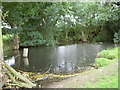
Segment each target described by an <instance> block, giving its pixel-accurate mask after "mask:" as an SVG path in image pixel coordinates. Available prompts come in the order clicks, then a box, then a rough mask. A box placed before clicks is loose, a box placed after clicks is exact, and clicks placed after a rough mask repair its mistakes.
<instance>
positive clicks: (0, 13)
mask: <svg viewBox="0 0 120 90" xmlns="http://www.w3.org/2000/svg"><path fill="white" fill-rule="evenodd" d="M1 16H2V11H1V9H0V60H3V44H2V30H1Z"/></svg>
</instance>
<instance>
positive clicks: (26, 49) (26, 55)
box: [23, 48, 28, 58]
mask: <svg viewBox="0 0 120 90" xmlns="http://www.w3.org/2000/svg"><path fill="white" fill-rule="evenodd" d="M23 57H24V58H27V57H28V48H24V49H23Z"/></svg>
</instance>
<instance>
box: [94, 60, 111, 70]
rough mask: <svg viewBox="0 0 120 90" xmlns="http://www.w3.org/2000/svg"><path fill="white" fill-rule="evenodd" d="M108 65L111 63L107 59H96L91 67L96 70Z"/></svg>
mask: <svg viewBox="0 0 120 90" xmlns="http://www.w3.org/2000/svg"><path fill="white" fill-rule="evenodd" d="M110 63H111V61H110V60H109V59H107V58H96V59H95V63H94V65H93V66H94V67H95V68H96V69H98V68H99V67H102V66H106V65H109V64H110Z"/></svg>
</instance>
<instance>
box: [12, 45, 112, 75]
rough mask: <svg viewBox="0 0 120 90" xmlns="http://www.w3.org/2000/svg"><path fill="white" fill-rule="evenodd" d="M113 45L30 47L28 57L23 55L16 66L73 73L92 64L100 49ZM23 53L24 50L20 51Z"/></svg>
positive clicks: (24, 68)
mask: <svg viewBox="0 0 120 90" xmlns="http://www.w3.org/2000/svg"><path fill="white" fill-rule="evenodd" d="M112 46H113V45H104V44H74V45H66V46H55V47H37V48H35V47H34V48H29V54H28V58H23V57H22V56H21V59H20V58H19V59H20V60H16V62H15V65H14V67H15V68H16V67H17V68H19V69H22V70H27V71H44V72H46V71H47V70H48V69H49V68H50V66H51V68H50V72H51V73H57V74H59V73H71V72H74V71H75V70H76V69H81V68H82V69H83V68H85V67H86V66H87V65H89V64H92V63H93V62H94V59H95V57H96V55H97V53H98V52H99V51H101V50H102V49H105V48H107V47H112ZM20 53H21V55H22V51H21V52H20Z"/></svg>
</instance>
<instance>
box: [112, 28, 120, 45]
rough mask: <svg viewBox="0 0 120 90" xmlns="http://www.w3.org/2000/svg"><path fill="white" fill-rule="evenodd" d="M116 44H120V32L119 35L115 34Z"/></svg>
mask: <svg viewBox="0 0 120 90" xmlns="http://www.w3.org/2000/svg"><path fill="white" fill-rule="evenodd" d="M113 40H114V43H120V30H119V31H118V33H114V39H113Z"/></svg>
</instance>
